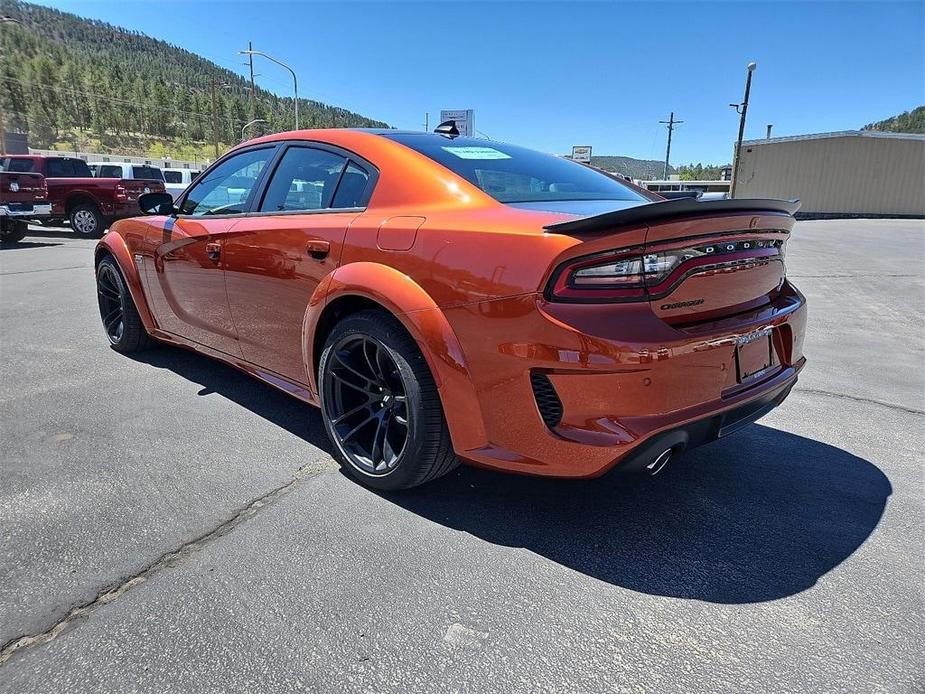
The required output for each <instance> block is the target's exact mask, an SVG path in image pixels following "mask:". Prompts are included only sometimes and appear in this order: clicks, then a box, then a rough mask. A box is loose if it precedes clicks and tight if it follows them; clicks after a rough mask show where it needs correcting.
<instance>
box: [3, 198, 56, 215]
mask: <svg viewBox="0 0 925 694" xmlns="http://www.w3.org/2000/svg"><path fill="white" fill-rule="evenodd" d="M50 215H51V203H48V202H42V203H33V204H32V205H31V206H30V207H29V208H23V207H20V206H19V205H15V204H13V205H9V204H6V203H4V204H2V205H0V217H13V218H16V219H33V218H35V217H48V216H50Z"/></svg>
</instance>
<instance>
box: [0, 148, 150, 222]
mask: <svg viewBox="0 0 925 694" xmlns="http://www.w3.org/2000/svg"><path fill="white" fill-rule="evenodd" d="M0 169H3V170H4V171H10V172H16V173H40V174H42V175H43V176H45V183H46V184H47V186H48V199H49V201H50V202H51V219H49V220H47V222H48V223H50V224H56V223H60V222H61V221H63V220H65V219H66V220H68V221H69V222H70V224H71V229H73V230H74V231H75V232H76V233H77V234H79V235H81V236H86V237H89V238H95V237H98V236H102V234H103V231H104V230H105V229H106V228H107V227H108V226H109V225H110V224H111V223H112V222H114V221H115V220H117V219H122V218H123V217H134V216H135V215H139V214H141V210H140V209H139V208H138V197H139V196H140V195H144V194H145V193H163V192H164V184H163V182H161V181H151V180H141V181H134V180H130V179H125V178H94V177H93V174H92V172H91V171H90V167H88V166H87V162H85V161H84V160H83V159H77V158H75V157H56V156H41V155H37V154H13V155H7V156H5V157H2V158H0Z"/></svg>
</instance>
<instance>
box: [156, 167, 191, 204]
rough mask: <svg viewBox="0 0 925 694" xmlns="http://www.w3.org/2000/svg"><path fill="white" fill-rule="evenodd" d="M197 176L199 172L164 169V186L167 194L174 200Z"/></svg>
mask: <svg viewBox="0 0 925 694" xmlns="http://www.w3.org/2000/svg"><path fill="white" fill-rule="evenodd" d="M198 175H199V171H194V170H192V169H164V184H165V187H166V188H167V192H168V193H170V194H171V196H173V199H174V200H176V199H177V198H178V197H180V193H182V192H183V191H184V190H186V189H187V188H188V187H189V184H190V183H192V182H193V181H195V180H196V177H197V176H198Z"/></svg>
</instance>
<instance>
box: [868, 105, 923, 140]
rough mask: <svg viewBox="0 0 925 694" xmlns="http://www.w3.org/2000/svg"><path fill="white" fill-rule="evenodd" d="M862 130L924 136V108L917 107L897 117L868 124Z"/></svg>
mask: <svg viewBox="0 0 925 694" xmlns="http://www.w3.org/2000/svg"><path fill="white" fill-rule="evenodd" d="M863 130H883V131H886V132H893V133H919V134H925V106H919V107H918V108H914V109H912V110H911V111H906V112H905V113H900V114H899V115H898V116H893V117H892V118H887V119H885V120H881V121H877V122H876V123H868V124H867V125H865V126H864V128H863Z"/></svg>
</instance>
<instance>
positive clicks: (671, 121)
mask: <svg viewBox="0 0 925 694" xmlns="http://www.w3.org/2000/svg"><path fill="white" fill-rule="evenodd" d="M683 122H684V121H683V120H675V119H674V111H672V112H671V115H670V116H668V120H660V121H659V123H664V124H665V125H667V126H668V149H667V150H666V151H665V175H664V176H662V180H663V181H667V180H668V160H669V159H671V133H672V131H674V126H676V125H678V124H680V123H683Z"/></svg>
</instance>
